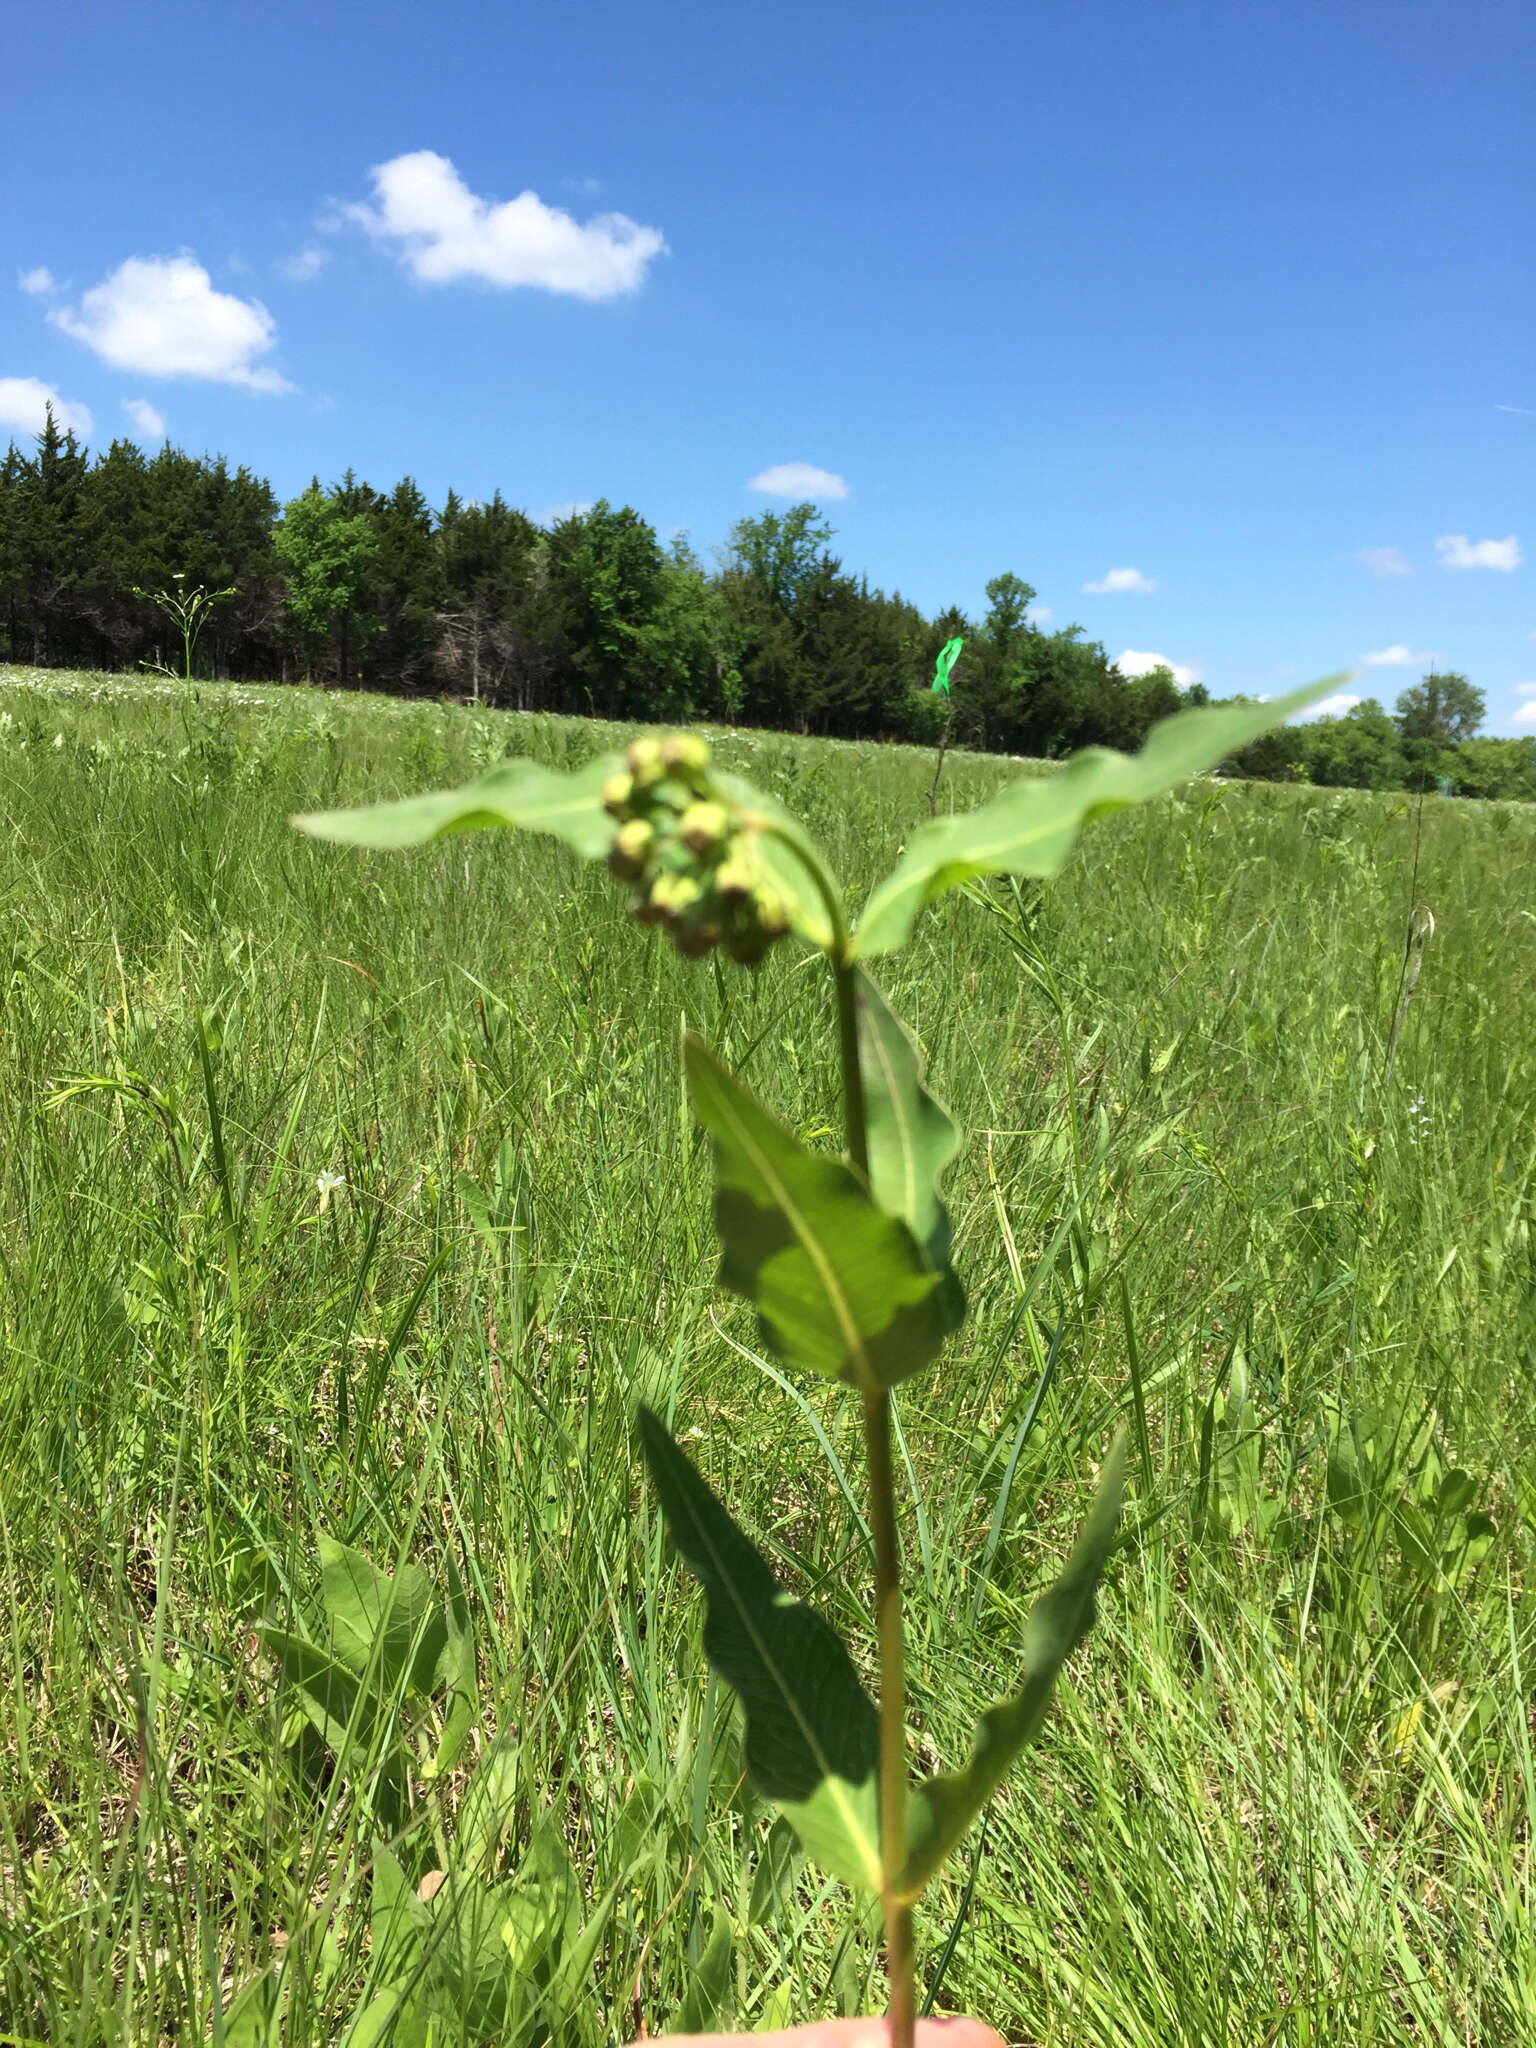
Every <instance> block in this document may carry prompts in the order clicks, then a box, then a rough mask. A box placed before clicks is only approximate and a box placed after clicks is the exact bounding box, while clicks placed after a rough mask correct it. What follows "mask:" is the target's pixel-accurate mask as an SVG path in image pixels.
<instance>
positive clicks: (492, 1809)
mask: <svg viewBox="0 0 1536 2048" xmlns="http://www.w3.org/2000/svg"><path fill="white" fill-rule="evenodd" d="M521 1761H522V1746H521V1742H520V1739H519V1737H518V1734H517V1731H516V1729H512V1728H503V1729H502V1730H501V1731H500V1733H499V1734H498V1735H497V1736H496V1738H495V1740H494V1741H493V1742H492V1743H491V1746H490V1748H489V1749H488V1750H487V1751H486V1753H485V1755H484V1756H483V1757H482V1758H481V1759H480V1762H479V1764H478V1765H477V1766H476V1769H475V1775H474V1776H473V1777H472V1778H471V1779H470V1781H469V1789H468V1790H467V1791H466V1792H465V1794H464V1797H463V1799H462V1800H461V1801H460V1802H459V1812H458V1820H457V1825H456V1826H455V1828H454V1847H455V1849H456V1851H457V1855H458V1862H459V1867H460V1869H461V1870H462V1871H464V1873H465V1874H466V1875H469V1874H475V1875H481V1874H485V1875H489V1873H490V1872H491V1871H492V1870H494V1869H495V1868H496V1866H497V1864H498V1863H499V1862H500V1861H501V1853H502V1847H503V1844H504V1843H505V1841H506V1838H507V1835H508V1833H509V1831H510V1829H511V1826H512V1820H513V1816H514V1814H515V1812H516V1810H517V1794H518V1786H519V1779H520V1775H521V1773H520V1768H519V1767H520V1764H521Z"/></svg>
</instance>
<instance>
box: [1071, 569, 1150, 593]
mask: <svg viewBox="0 0 1536 2048" xmlns="http://www.w3.org/2000/svg"><path fill="white" fill-rule="evenodd" d="M1156 588H1157V578H1156V577H1155V576H1143V575H1142V573H1141V571H1140V570H1139V569H1110V570H1108V571H1106V573H1105V574H1104V575H1102V576H1101V577H1100V578H1099V579H1098V581H1097V582H1096V583H1085V584H1084V585H1083V590H1084V593H1085V595H1087V596H1088V597H1121V596H1124V595H1125V594H1127V593H1134V594H1135V595H1137V596H1139V597H1144V596H1145V595H1146V594H1147V592H1148V591H1149V590H1156Z"/></svg>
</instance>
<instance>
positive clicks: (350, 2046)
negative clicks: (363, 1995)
mask: <svg viewBox="0 0 1536 2048" xmlns="http://www.w3.org/2000/svg"><path fill="white" fill-rule="evenodd" d="M406 2000H407V1990H406V1987H405V1986H404V1985H402V1984H391V1985H389V1986H388V1988H387V1989H386V1990H383V1991H381V1992H379V1993H378V1995H377V1996H376V1997H374V1998H370V1999H369V2001H368V2003H367V2004H366V2005H365V2006H364V2007H363V2009H362V2011H361V2012H359V2013H357V2014H355V2015H354V2017H353V2020H352V2024H351V2026H350V2027H349V2028H348V2029H347V2031H346V2034H345V2036H344V2037H343V2041H342V2048H378V2044H379V2043H380V2042H382V2041H385V2040H386V2039H387V2041H388V2043H389V2048H417V2044H418V2043H419V2042H424V2041H425V2039H426V2020H425V2018H424V2016H423V2015H422V2014H421V2012H420V2003H419V2001H418V2000H416V1999H411V2001H410V2003H409V2005H407V2002H406Z"/></svg>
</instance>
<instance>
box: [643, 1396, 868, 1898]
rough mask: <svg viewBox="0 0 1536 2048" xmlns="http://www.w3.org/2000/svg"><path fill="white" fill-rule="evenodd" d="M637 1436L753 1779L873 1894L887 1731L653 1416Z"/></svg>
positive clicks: (850, 1674) (838, 1657) (815, 1845)
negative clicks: (737, 1709)
mask: <svg viewBox="0 0 1536 2048" xmlns="http://www.w3.org/2000/svg"><path fill="white" fill-rule="evenodd" d="M639 1428H640V1441H641V1445H642V1448H643V1449H644V1452H645V1460H646V1463H647V1465H648V1466H649V1467H650V1472H651V1477H652V1479H653V1480H654V1482H655V1485H656V1492H657V1494H658V1495H659V1497H660V1500H661V1508H662V1513H663V1514H664V1515H665V1516H666V1520H667V1527H668V1529H669V1530H670V1531H671V1535H672V1540H673V1542H674V1543H675V1544H676V1545H677V1548H678V1550H679V1552H680V1553H681V1555H682V1557H683V1560H684V1562H685V1563H686V1564H687V1566H688V1568H689V1570H690V1571H692V1573H693V1574H694V1576H695V1577H696V1578H697V1579H698V1580H699V1582H700V1584H701V1585H702V1586H703V1588H704V1597H705V1601H706V1603H707V1609H708V1612H707V1617H706V1620H705V1624H704V1654H705V1656H706V1657H708V1659H709V1662H710V1665H711V1667H712V1668H713V1669H714V1670H715V1671H716V1672H718V1674H719V1675H720V1677H721V1678H723V1679H724V1680H725V1682H726V1684H727V1685H729V1686H730V1687H731V1689H732V1690H733V1691H734V1692H735V1694H736V1696H737V1698H738V1699H739V1700H740V1701H741V1709H742V1716H743V1721H744V1724H745V1727H744V1734H743V1741H742V1755H743V1760H744V1762H745V1764H746V1767H747V1775H748V1777H749V1778H750V1779H751V1781H752V1783H753V1785H754V1786H755V1787H756V1789H757V1790H758V1791H759V1792H760V1793H762V1795H763V1797H764V1798H765V1799H772V1800H775V1801H777V1803H778V1804H779V1805H780V1806H781V1807H782V1808H783V1809H784V1812H785V1813H786V1814H787V1815H788V1817H789V1819H790V1821H791V1822H792V1823H793V1824H794V1827H795V1829H796V1831H797V1832H798V1834H799V1836H800V1839H801V1840H802V1841H803V1842H804V1844H805V1846H806V1849H807V1850H808V1851H809V1853H810V1854H811V1855H812V1856H814V1857H815V1858H816V1859H817V1861H818V1862H819V1863H821V1864H823V1865H824V1866H825V1867H826V1868H827V1869H828V1870H830V1871H831V1872H832V1874H833V1875H834V1876H835V1877H840V1878H841V1879H842V1880H843V1882H844V1883H845V1884H848V1885H853V1886H856V1887H862V1888H864V1889H868V1890H877V1889H878V1888H879V1884H880V1847H879V1821H878V1815H877V1794H876V1783H875V1779H876V1769H877V1765H878V1763H879V1753H880V1723H879V1717H878V1715H877V1714H876V1712H875V1708H874V1704H873V1702H872V1701H871V1699H870V1697H869V1695H868V1693H867V1692H865V1690H864V1688H863V1686H862V1685H861V1684H860V1683H859V1677H858V1673H857V1672H856V1671H855V1670H854V1668H853V1664H852V1661H851V1660H850V1658H849V1655H848V1652H847V1651H846V1650H845V1649H844V1648H843V1645H842V1644H841V1642H839V1640H838V1638H837V1636H836V1635H835V1634H834V1633H833V1631H832V1630H831V1629H830V1628H829V1627H828V1626H827V1624H826V1622H824V1621H823V1620H822V1619H821V1617H820V1615H818V1614H815V1613H813V1612H812V1610H811V1609H810V1608H809V1607H807V1606H805V1605H804V1604H803V1602H801V1601H798V1600H790V1599H788V1598H786V1596H785V1595H784V1594H783V1593H782V1592H780V1590H779V1587H778V1585H777V1583H776V1581H775V1579H774V1576H773V1573H772V1572H771V1571H770V1570H769V1568H768V1565H767V1563H766V1562H765V1561H764V1559H763V1557H762V1555H761V1553H760V1552H759V1551H758V1549H757V1548H756V1546H755V1545H754V1544H753V1543H752V1541H751V1539H750V1538H749V1537H747V1536H746V1535H744V1534H743V1532H742V1531H741V1530H740V1529H739V1528H738V1527H737V1526H736V1524H735V1522H734V1521H732V1519H731V1517H730V1515H729V1513H728V1512H727V1511H726V1509H725V1507H724V1506H723V1505H722V1503H721V1502H720V1501H719V1500H718V1499H717V1498H716V1497H715V1495H714V1493H713V1492H711V1490H710V1488H709V1487H708V1486H707V1485H706V1484H705V1482H704V1481H703V1480H702V1479H701V1478H700V1477H699V1475H698V1473H697V1472H695V1471H694V1469H693V1467H692V1466H691V1465H690V1464H689V1462H688V1460H687V1459H686V1458H685V1457H684V1456H683V1454H682V1452H681V1451H680V1450H679V1449H678V1448H677V1445H676V1444H675V1443H674V1442H673V1441H672V1439H671V1437H670V1436H669V1435H668V1434H667V1431H666V1429H665V1428H664V1426H663V1425H662V1423H661V1422H660V1421H659V1420H658V1418H657V1417H656V1416H655V1415H653V1414H652V1413H651V1411H650V1409H649V1408H642V1409H641V1410H640V1415H639Z"/></svg>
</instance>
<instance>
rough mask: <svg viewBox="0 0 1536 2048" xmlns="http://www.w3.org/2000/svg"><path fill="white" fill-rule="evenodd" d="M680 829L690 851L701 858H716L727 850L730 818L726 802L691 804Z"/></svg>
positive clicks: (685, 844) (683, 817) (683, 816)
mask: <svg viewBox="0 0 1536 2048" xmlns="http://www.w3.org/2000/svg"><path fill="white" fill-rule="evenodd" d="M678 829H679V831H680V833H681V835H682V841H683V844H684V846H686V847H687V848H688V851H689V852H690V853H696V854H697V855H698V857H699V859H700V860H715V859H718V858H719V856H720V855H721V854H722V853H723V852H724V851H725V842H726V834H727V832H728V831H729V829H730V819H729V818H728V817H727V816H726V811H725V805H724V804H715V803H697V804H690V805H689V806H688V808H687V810H686V811H684V813H683V815H682V820H681V823H680V825H679V828H678Z"/></svg>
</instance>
